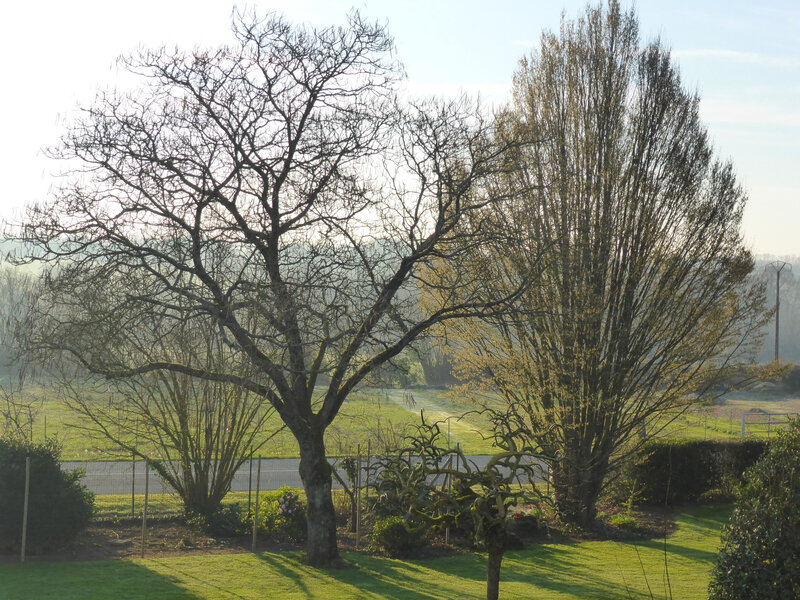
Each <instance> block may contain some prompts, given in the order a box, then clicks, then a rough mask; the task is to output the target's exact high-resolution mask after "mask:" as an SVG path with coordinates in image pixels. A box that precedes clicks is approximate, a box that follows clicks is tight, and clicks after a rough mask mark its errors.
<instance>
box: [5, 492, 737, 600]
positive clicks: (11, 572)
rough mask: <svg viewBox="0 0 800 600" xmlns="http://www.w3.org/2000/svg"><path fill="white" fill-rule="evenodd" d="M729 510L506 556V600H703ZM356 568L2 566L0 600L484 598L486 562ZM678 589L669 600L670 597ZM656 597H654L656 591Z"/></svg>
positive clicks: (274, 561) (175, 562) (266, 556)
mask: <svg viewBox="0 0 800 600" xmlns="http://www.w3.org/2000/svg"><path fill="white" fill-rule="evenodd" d="M729 513H730V508H728V507H694V508H690V509H687V510H684V511H683V512H681V513H679V514H678V515H677V516H676V521H677V525H678V528H677V531H676V533H675V534H673V535H672V536H670V537H669V538H668V539H667V541H666V553H667V554H666V556H667V564H668V567H669V569H668V571H669V583H667V578H666V577H665V568H664V564H665V555H664V549H665V543H664V541H663V540H654V541H643V542H637V543H620V542H613V541H601V542H577V543H566V544H541V545H536V546H532V547H531V548H529V549H525V550H518V551H513V552H508V553H507V554H506V558H505V560H504V562H503V572H502V578H501V584H500V586H501V587H500V590H501V596H502V597H503V598H518V599H523V598H526V599H527V598H537V599H540V600H569V599H577V598H597V599H600V598H608V599H611V598H614V599H616V598H635V599H644V598H651V597H652V598H657V599H660V598H670V597H671V598H675V599H681V600H693V599H700V598H705V597H706V588H707V585H708V580H709V572H710V569H711V567H712V564H713V561H714V558H715V556H716V548H717V545H718V543H719V531H720V528H721V526H722V524H723V523H724V522H725V521H726V520H727V518H728V515H729ZM344 558H345V559H346V560H347V561H348V562H349V563H350V567H349V568H343V569H334V570H328V571H321V570H316V569H313V568H310V567H308V566H306V565H304V564H303V563H302V562H300V561H299V560H298V557H297V555H295V554H291V553H284V554H274V553H268V552H264V553H260V554H255V555H253V554H238V555H230V554H228V555H211V556H187V557H180V558H165V559H146V560H132V561H106V562H94V563H89V562H58V563H35V562H34V563H27V564H24V565H20V564H3V565H0V600H12V599H13V600H27V599H31V600H32V599H36V600H49V599H58V600H70V599H78V598H80V599H82V600H83V599H85V600H90V599H100V598H116V599H119V600H123V599H125V600H138V599H145V598H147V599H149V600H167V599H169V600H218V599H219V600H221V599H229V598H239V599H256V598H266V597H271V596H272V595H273V594H277V593H280V597H281V599H282V600H293V599H300V598H326V599H327V598H335V599H348V598H354V599H355V598H359V599H368V598H390V599H397V600H400V599H409V600H416V599H432V598H456V597H463V598H478V597H481V595H482V594H483V593H484V587H485V580H484V577H485V568H486V557H485V555H480V554H476V555H457V556H447V557H440V558H435V559H428V560H416V561H403V560H392V559H388V558H381V557H374V556H369V555H366V554H360V553H345V554H344ZM670 590H671V592H670ZM651 591H652V596H651V593H650V592H651Z"/></svg>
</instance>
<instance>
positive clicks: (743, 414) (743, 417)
mask: <svg viewBox="0 0 800 600" xmlns="http://www.w3.org/2000/svg"><path fill="white" fill-rule="evenodd" d="M744 419H745V413H742V437H744Z"/></svg>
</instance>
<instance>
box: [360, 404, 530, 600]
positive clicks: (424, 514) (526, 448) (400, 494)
mask: <svg viewBox="0 0 800 600" xmlns="http://www.w3.org/2000/svg"><path fill="white" fill-rule="evenodd" d="M482 412H484V413H486V414H487V416H488V417H489V421H490V422H491V431H492V440H493V445H494V447H495V449H496V450H495V453H494V454H493V455H492V456H491V457H490V458H489V460H488V462H487V463H486V465H485V466H484V467H479V466H478V465H477V464H475V462H474V461H472V460H471V459H469V458H468V457H467V456H466V455H465V454H464V452H463V451H462V450H461V449H460V448H459V447H455V448H453V447H451V446H450V445H449V444H447V443H446V442H445V441H444V440H443V433H442V430H441V427H440V423H439V422H436V423H428V422H426V421H425V418H424V414H421V420H422V422H421V424H420V425H418V426H417V429H416V432H415V433H414V434H412V435H410V436H408V437H407V438H406V444H405V445H404V446H403V447H402V448H400V449H398V450H397V451H395V452H393V453H392V454H390V455H387V456H386V457H383V458H382V459H381V462H380V465H379V469H380V471H379V482H378V485H377V486H376V493H377V494H379V496H378V499H377V500H376V502H377V503H380V502H381V498H380V494H381V493H382V492H383V493H384V494H385V495H387V497H390V500H389V501H390V502H392V503H393V509H394V511H395V512H403V513H405V516H406V517H407V518H416V519H417V520H422V521H423V522H425V523H426V524H427V525H428V526H434V527H437V528H439V529H441V530H443V529H444V528H445V527H449V526H453V527H455V526H458V527H461V528H463V529H467V530H468V531H469V532H470V534H471V536H472V538H473V540H474V541H476V542H478V543H480V544H482V545H483V546H484V547H485V548H486V552H487V554H488V561H487V575H486V598H487V600H496V599H497V598H498V597H499V594H500V567H501V565H502V561H503V555H504V554H505V550H506V542H507V539H508V532H507V524H508V520H507V517H508V515H509V510H510V508H511V507H512V506H515V505H517V504H520V503H523V502H525V501H530V500H531V499H536V500H540V501H541V500H543V497H542V496H541V494H540V493H539V492H538V491H537V489H536V487H535V486H534V485H533V484H534V482H535V480H536V478H537V476H538V477H539V478H541V475H542V473H541V463H540V462H539V460H538V459H537V457H538V453H539V449H538V447H536V446H535V445H534V440H535V439H536V437H537V435H536V434H535V432H532V431H530V430H529V429H528V424H527V421H526V419H525V418H524V416H523V415H522V414H520V413H519V412H518V411H517V410H516V407H513V406H510V407H508V409H507V410H506V411H496V410H489V409H484V410H483V411H482ZM448 480H449V481H448ZM445 482H447V483H446V484H445Z"/></svg>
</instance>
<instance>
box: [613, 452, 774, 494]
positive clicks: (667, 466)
mask: <svg viewBox="0 0 800 600" xmlns="http://www.w3.org/2000/svg"><path fill="white" fill-rule="evenodd" d="M766 448H767V442H765V441H763V440H744V441H717V440H715V441H711V440H707V441H696V440H674V441H663V440H657V441H652V442H649V443H648V444H647V445H646V446H645V447H644V449H643V450H642V452H641V453H640V454H639V456H638V459H636V460H635V461H634V462H633V464H631V465H630V466H629V467H628V469H627V470H626V471H625V473H624V475H623V477H625V478H626V479H627V480H628V482H629V483H630V484H631V485H633V486H634V487H635V488H636V489H637V491H638V494H637V495H638V499H639V501H640V502H643V503H645V504H665V503H666V504H676V503H682V502H697V501H699V500H701V499H702V496H703V494H705V493H707V492H709V491H712V490H714V491H717V490H723V491H725V492H727V493H730V494H733V492H734V491H735V487H736V485H737V484H738V483H739V482H740V481H741V478H742V473H743V472H744V471H745V469H747V468H748V467H750V466H751V465H752V464H754V463H755V462H756V461H757V460H758V459H759V458H760V457H761V455H762V454H763V453H764V451H765V450H766Z"/></svg>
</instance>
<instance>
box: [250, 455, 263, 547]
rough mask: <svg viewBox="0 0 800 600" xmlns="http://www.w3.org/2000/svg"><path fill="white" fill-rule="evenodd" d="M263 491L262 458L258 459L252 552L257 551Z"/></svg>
mask: <svg viewBox="0 0 800 600" xmlns="http://www.w3.org/2000/svg"><path fill="white" fill-rule="evenodd" d="M260 491H261V457H260V456H259V457H258V468H257V469H256V509H255V510H254V511H253V546H252V551H253V552H255V551H256V534H257V532H258V496H259V492H260Z"/></svg>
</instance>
